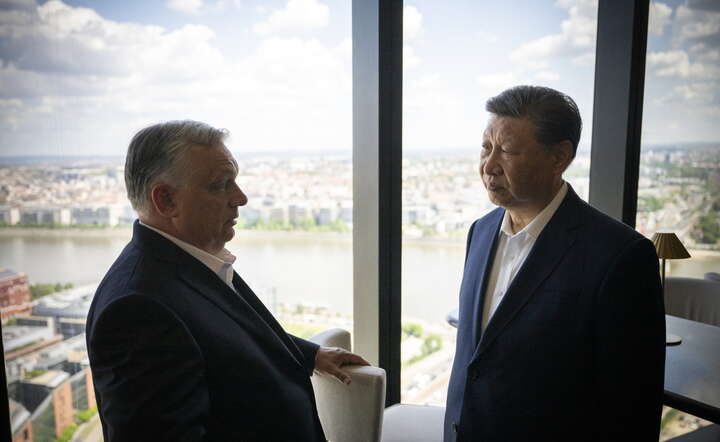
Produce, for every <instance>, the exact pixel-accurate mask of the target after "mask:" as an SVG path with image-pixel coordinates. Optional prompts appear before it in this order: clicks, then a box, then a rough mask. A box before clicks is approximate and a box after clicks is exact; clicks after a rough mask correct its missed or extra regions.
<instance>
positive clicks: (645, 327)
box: [444, 189, 665, 442]
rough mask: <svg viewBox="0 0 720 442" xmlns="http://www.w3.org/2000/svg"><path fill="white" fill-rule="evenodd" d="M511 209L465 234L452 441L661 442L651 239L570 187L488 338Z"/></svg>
mask: <svg viewBox="0 0 720 442" xmlns="http://www.w3.org/2000/svg"><path fill="white" fill-rule="evenodd" d="M504 213H505V211H504V210H503V209H496V210H494V211H493V212H491V213H489V214H488V215H486V216H485V217H483V218H480V219H479V220H477V221H475V223H474V224H473V225H472V227H471V228H470V233H469V235H468V242H467V255H466V260H465V269H464V275H463V280H462V286H461V289H460V312H459V324H458V334H457V350H456V354H455V361H454V364H453V369H452V375H451V379H450V386H449V390H448V398H447V408H446V416H445V432H444V434H445V435H444V439H445V441H446V442H449V441H473V442H475V441H478V442H513V441H532V442H541V441H547V442H557V441H598V442H599V441H603V442H610V441H653V442H656V441H657V440H658V433H659V423H660V413H661V408H662V406H661V403H662V394H663V376H664V366H665V317H664V307H663V300H662V291H661V285H660V278H659V273H658V259H657V255H656V253H655V249H654V247H653V245H652V243H651V242H650V241H648V240H647V239H646V238H644V237H643V236H642V235H640V234H639V233H637V232H636V231H634V230H632V229H631V228H629V227H628V226H626V225H624V224H622V223H620V222H617V221H615V220H613V219H612V218H610V217H608V216H606V215H604V214H602V213H600V212H599V211H597V210H596V209H594V208H592V207H590V206H589V205H588V204H586V203H585V202H583V201H582V200H581V199H580V198H578V196H577V195H576V194H575V192H573V190H572V189H568V193H567V196H566V197H565V199H564V200H563V202H562V203H561V205H560V207H559V208H558V210H557V212H555V215H554V216H553V217H552V219H551V220H550V222H549V223H548V224H547V225H546V227H545V229H544V230H543V231H542V233H541V234H540V236H539V237H538V239H537V241H536V243H535V245H534V247H533V249H532V250H531V252H530V254H529V255H528V257H527V259H526V261H525V263H524V264H523V266H522V267H521V269H520V270H519V271H518V274H517V276H516V277H515V279H514V280H513V282H512V284H511V285H510V287H509V288H508V290H507V292H506V294H505V296H504V299H503V301H502V302H501V303H500V305H499V307H498V309H497V310H496V312H495V314H494V315H493V317H492V319H491V320H490V322H489V323H488V325H487V329H486V330H484V331H483V330H480V326H481V318H482V308H483V304H484V301H483V297H484V291H485V287H486V285H487V279H488V278H487V276H488V275H489V273H490V269H491V265H492V259H493V255H494V251H495V247H496V244H497V238H498V232H499V229H500V224H501V222H502V218H503V215H504Z"/></svg>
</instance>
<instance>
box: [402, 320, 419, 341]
mask: <svg viewBox="0 0 720 442" xmlns="http://www.w3.org/2000/svg"><path fill="white" fill-rule="evenodd" d="M402 331H403V334H405V335H406V336H414V337H416V338H419V337H421V336H422V334H423V328H422V325H420V324H416V323H414V322H407V323H405V324H403V325H402Z"/></svg>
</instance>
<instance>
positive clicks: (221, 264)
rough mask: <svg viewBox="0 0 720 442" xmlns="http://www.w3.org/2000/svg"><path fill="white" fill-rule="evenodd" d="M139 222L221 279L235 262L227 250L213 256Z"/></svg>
mask: <svg viewBox="0 0 720 442" xmlns="http://www.w3.org/2000/svg"><path fill="white" fill-rule="evenodd" d="M139 222H140V224H141V225H143V226H145V227H147V228H148V229H150V230H152V231H153V232H157V233H159V234H160V235H162V236H163V237H165V238H167V239H168V240H170V241H172V242H173V243H174V244H175V245H177V246H178V247H180V248H181V249H183V250H185V251H186V252H188V253H189V254H190V255H192V256H193V257H194V258H195V259H197V260H198V261H200V262H202V263H203V264H205V265H206V266H207V267H208V268H210V270H212V271H213V272H214V273H216V274H218V275H220V276H221V277H222V278H223V279H225V278H224V275H221V274H220V272H222V271H225V269H227V268H228V267H229V266H232V264H233V263H234V262H235V259H236V258H235V256H234V255H233V254H232V253H230V251H229V250H228V249H225V248H223V249H222V250H220V251H219V252H218V253H217V255H213V254H212V253H208V252H206V251H205V250H202V249H199V248H197V247H195V246H194V245H192V244H189V243H186V242H185V241H183V240H180V239H178V238H176V237H174V236H172V235H170V234H169V233H166V232H163V231H162V230H160V229H157V228H155V227H153V226H149V225H147V224H145V223H143V222H142V221H139Z"/></svg>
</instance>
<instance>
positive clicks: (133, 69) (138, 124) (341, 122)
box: [0, 0, 720, 156]
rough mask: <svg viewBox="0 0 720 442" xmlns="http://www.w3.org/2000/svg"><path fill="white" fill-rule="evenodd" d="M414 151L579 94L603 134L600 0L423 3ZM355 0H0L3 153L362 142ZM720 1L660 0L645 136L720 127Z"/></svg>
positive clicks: (416, 3) (260, 148)
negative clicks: (495, 106) (203, 136)
mask: <svg viewBox="0 0 720 442" xmlns="http://www.w3.org/2000/svg"><path fill="white" fill-rule="evenodd" d="M404 8H405V9H404V23H405V27H404V67H403V75H404V83H403V97H404V98H403V100H404V104H403V106H404V114H403V143H404V145H403V148H404V149H405V151H406V152H422V151H426V150H432V151H442V150H451V149H476V148H478V146H479V145H480V138H481V135H482V131H483V129H484V127H485V123H486V121H487V115H486V113H485V111H484V103H485V101H486V100H487V99H488V98H490V97H492V96H493V95H496V94H497V93H499V92H501V91H502V90H503V89H505V88H507V87H509V86H512V85H516V84H540V85H545V86H550V87H553V88H556V89H559V90H561V91H563V92H566V93H568V94H569V95H570V96H572V97H573V98H574V99H575V100H576V101H577V103H578V105H579V107H580V109H581V114H582V116H583V120H584V129H583V138H582V141H581V148H582V147H584V148H586V149H588V148H589V144H590V141H589V140H590V134H591V131H592V98H593V83H594V80H593V75H594V51H595V34H596V26H597V1H596V0H557V1H543V2H538V1H535V0H513V1H508V2H502V3H500V2H478V1H474V0H452V1H447V2H438V1H437V0H406V1H405V2H404ZM350 14H351V2H350V0H124V1H122V2H118V1H115V0H104V1H94V0H65V1H60V0H49V1H37V0H0V155H2V156H14V155H61V156H72V155H119V156H122V155H124V152H125V150H126V149H127V144H128V142H129V140H130V138H131V137H132V135H133V134H134V133H135V132H136V131H137V130H139V129H141V128H142V127H145V126H147V125H149V124H153V123H156V122H159V121H166V120H172V119H196V120H201V121H205V122H207V123H209V124H211V125H213V126H216V127H223V128H227V129H229V131H230V132H231V137H230V139H229V140H228V145H229V147H230V148H231V149H233V150H234V151H236V152H237V151H241V152H278V151H279V152H291V153H292V152H297V153H301V152H308V151H340V152H348V153H349V152H350V151H351V144H352V64H351V55H352V42H351V15H350ZM719 79H720V2H713V1H710V0H700V1H692V0H663V1H652V2H651V18H650V35H649V38H648V57H647V76H646V92H645V105H644V121H643V143H644V144H648V143H652V144H657V143H680V142H698V141H704V142H714V141H719V140H720V134H719V133H718V131H717V127H718V123H720V94H719V92H718V91H719V90H720V80H719Z"/></svg>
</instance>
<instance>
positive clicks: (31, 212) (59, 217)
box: [20, 207, 72, 226]
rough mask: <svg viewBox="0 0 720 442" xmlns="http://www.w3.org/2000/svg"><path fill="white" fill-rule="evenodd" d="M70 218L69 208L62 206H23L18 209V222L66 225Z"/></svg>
mask: <svg viewBox="0 0 720 442" xmlns="http://www.w3.org/2000/svg"><path fill="white" fill-rule="evenodd" d="M71 220H72V218H71V214H70V209H67V208H64V207H45V208H40V207H23V208H22V209H21V210H20V224H27V225H38V224H61V225H65V226H67V225H69V224H70V222H71Z"/></svg>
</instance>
